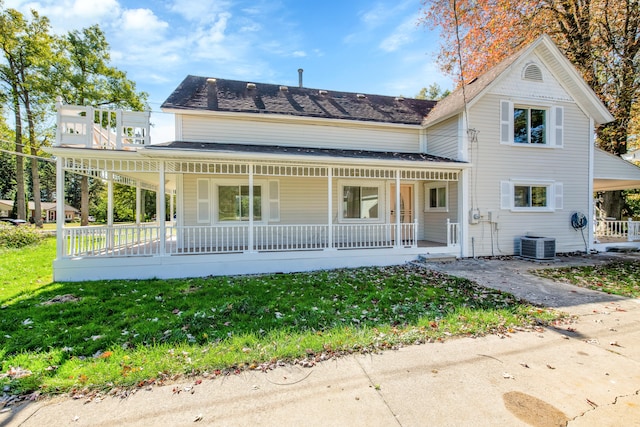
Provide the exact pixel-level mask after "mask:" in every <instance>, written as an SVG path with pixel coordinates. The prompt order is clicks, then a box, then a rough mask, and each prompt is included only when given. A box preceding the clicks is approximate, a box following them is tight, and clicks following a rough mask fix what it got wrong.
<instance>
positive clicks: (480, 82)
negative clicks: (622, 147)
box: [423, 35, 613, 126]
mask: <svg viewBox="0 0 640 427" xmlns="http://www.w3.org/2000/svg"><path fill="white" fill-rule="evenodd" d="M532 57H536V58H538V59H539V60H540V61H541V62H542V63H543V64H544V66H545V67H546V69H547V70H548V71H549V72H550V73H551V74H552V76H553V77H554V79H556V80H557V82H558V83H559V84H560V85H561V86H562V87H563V88H564V90H565V91H566V93H567V94H568V95H569V96H570V97H571V98H572V99H573V100H575V102H576V103H577V104H578V105H579V106H580V108H582V109H583V110H584V111H585V112H586V113H587V114H588V115H589V116H591V117H593V118H594V120H595V122H596V124H603V123H607V122H610V121H612V120H613V117H612V116H611V113H609V111H608V110H607V108H606V107H605V106H604V104H603V103H602V101H600V99H599V98H598V97H597V95H596V94H595V92H593V90H592V89H591V88H590V87H589V86H588V85H587V84H586V83H585V81H584V79H583V78H582V76H580V74H579V73H578V71H577V70H576V69H575V67H574V66H573V64H571V62H570V61H569V60H568V59H567V58H566V57H565V56H564V55H563V54H562V52H560V50H559V49H558V47H557V46H556V45H555V44H554V43H553V41H552V40H551V38H550V37H549V36H547V35H543V36H541V37H540V38H538V39H537V40H536V41H534V42H533V43H531V44H530V45H528V46H526V47H525V48H523V49H521V50H520V51H518V52H516V53H514V54H513V55H511V56H509V57H508V58H506V59H504V60H503V61H502V62H500V63H499V64H497V65H496V66H494V67H493V68H491V69H490V70H489V71H487V72H486V73H484V74H482V75H481V76H479V77H478V78H476V79H473V80H471V81H470V82H469V83H467V84H466V85H465V86H464V90H463V89H462V88H458V89H456V90H455V91H454V92H453V93H452V94H450V95H449V96H447V97H446V98H445V99H443V100H442V101H440V102H438V104H437V105H436V107H435V108H433V109H432V110H431V111H430V112H429V114H428V115H427V117H426V118H425V120H424V122H423V124H424V125H425V126H430V125H434V124H436V123H438V122H441V121H443V120H446V119H448V118H450V117H452V116H454V115H457V114H460V113H461V112H462V111H463V110H464V106H465V101H466V103H467V106H471V105H473V104H474V103H475V102H477V100H478V99H479V98H481V97H482V95H484V94H485V93H487V92H488V91H491V90H492V89H493V88H494V87H495V86H496V85H498V84H499V82H500V81H501V80H502V79H504V78H505V75H507V74H508V73H509V71H512V70H514V69H516V68H517V67H520V66H523V65H524V64H525V63H526V62H527V61H529V60H530V59H531V58H532Z"/></svg>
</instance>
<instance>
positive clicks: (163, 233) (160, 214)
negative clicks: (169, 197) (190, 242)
mask: <svg viewBox="0 0 640 427" xmlns="http://www.w3.org/2000/svg"><path fill="white" fill-rule="evenodd" d="M159 166H160V185H158V192H157V193H156V197H157V202H158V205H157V208H158V209H157V210H158V211H157V212H156V219H157V220H158V224H159V225H160V231H159V232H158V234H159V236H158V242H159V243H160V248H159V254H160V256H162V255H165V253H166V244H167V241H166V240H167V222H166V221H165V218H166V212H165V211H166V206H165V197H164V194H165V184H164V179H165V176H164V175H165V174H164V161H161V162H160V165H159Z"/></svg>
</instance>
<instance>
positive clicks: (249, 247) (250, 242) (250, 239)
mask: <svg viewBox="0 0 640 427" xmlns="http://www.w3.org/2000/svg"><path fill="white" fill-rule="evenodd" d="M247 238H248V242H247V250H248V251H249V252H254V243H253V164H251V163H250V164H249V235H248V236H247Z"/></svg>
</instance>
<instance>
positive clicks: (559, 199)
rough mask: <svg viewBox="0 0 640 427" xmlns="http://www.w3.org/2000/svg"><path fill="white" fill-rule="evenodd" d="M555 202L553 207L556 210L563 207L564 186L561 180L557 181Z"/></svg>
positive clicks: (554, 190)
mask: <svg viewBox="0 0 640 427" xmlns="http://www.w3.org/2000/svg"><path fill="white" fill-rule="evenodd" d="M553 193H554V197H555V204H554V206H553V208H554V209H555V210H558V209H562V207H563V203H564V188H563V185H562V183H561V182H556V183H555V185H554V189H553Z"/></svg>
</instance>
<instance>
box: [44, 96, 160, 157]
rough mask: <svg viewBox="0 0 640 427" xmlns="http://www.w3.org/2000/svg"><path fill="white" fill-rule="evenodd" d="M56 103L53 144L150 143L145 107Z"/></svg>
mask: <svg viewBox="0 0 640 427" xmlns="http://www.w3.org/2000/svg"><path fill="white" fill-rule="evenodd" d="M56 106H57V109H58V129H57V135H56V142H55V145H56V146H61V145H64V146H80V147H84V148H97V149H103V150H104V149H106V150H131V149H135V148H136V147H142V146H145V145H149V144H150V143H151V140H150V138H149V130H150V120H149V117H150V113H149V112H148V111H125V110H120V109H118V110H110V109H105V108H93V107H90V106H77V105H63V104H62V103H61V102H58V103H57V104H56Z"/></svg>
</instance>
